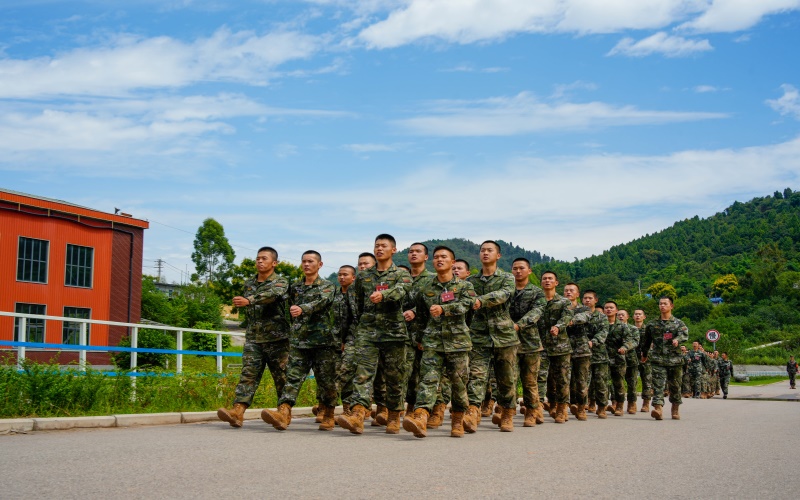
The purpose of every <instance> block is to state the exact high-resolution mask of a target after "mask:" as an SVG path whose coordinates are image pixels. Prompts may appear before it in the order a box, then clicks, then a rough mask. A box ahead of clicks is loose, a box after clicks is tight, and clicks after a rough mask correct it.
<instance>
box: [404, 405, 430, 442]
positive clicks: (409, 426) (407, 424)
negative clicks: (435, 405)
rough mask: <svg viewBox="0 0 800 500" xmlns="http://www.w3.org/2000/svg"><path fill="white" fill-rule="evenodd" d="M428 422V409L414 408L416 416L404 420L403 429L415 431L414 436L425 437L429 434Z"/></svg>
mask: <svg viewBox="0 0 800 500" xmlns="http://www.w3.org/2000/svg"><path fill="white" fill-rule="evenodd" d="M427 424H428V410H426V409H425V408H417V409H416V410H414V416H412V417H408V418H406V419H404V420H403V429H405V430H407V431H408V432H411V433H413V434H414V437H418V438H424V437H425V436H427V435H428V431H427Z"/></svg>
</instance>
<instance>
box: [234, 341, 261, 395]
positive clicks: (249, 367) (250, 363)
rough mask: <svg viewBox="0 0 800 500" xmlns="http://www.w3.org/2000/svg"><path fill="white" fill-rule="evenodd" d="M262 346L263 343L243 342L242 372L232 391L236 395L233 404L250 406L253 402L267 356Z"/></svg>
mask: <svg viewBox="0 0 800 500" xmlns="http://www.w3.org/2000/svg"><path fill="white" fill-rule="evenodd" d="M262 347H263V344H257V343H255V342H245V344H244V348H242V374H241V375H240V376H239V383H238V384H236V390H235V391H234V393H235V395H236V396H235V398H234V400H233V402H234V404H236V403H239V404H243V405H245V406H250V405H251V404H252V403H253V395H254V394H255V393H256V390H257V389H258V385H259V384H260V383H261V376H262V375H263V374H264V369H265V368H266V366H267V356H266V355H265V353H264V351H263V349H262Z"/></svg>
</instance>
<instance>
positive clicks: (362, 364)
mask: <svg viewBox="0 0 800 500" xmlns="http://www.w3.org/2000/svg"><path fill="white" fill-rule="evenodd" d="M379 358H380V351H379V349H378V346H377V345H376V344H375V343H373V342H369V341H363V340H357V341H356V345H355V362H356V371H355V375H354V376H353V394H352V395H351V396H350V401H349V403H350V405H351V407H352V406H355V405H361V406H363V407H364V408H367V410H369V408H370V406H371V403H370V396H371V395H372V387H373V385H372V384H373V381H374V380H375V372H376V371H377V370H378V359H379ZM367 413H369V411H367ZM367 416H369V415H367Z"/></svg>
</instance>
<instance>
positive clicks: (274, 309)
mask: <svg viewBox="0 0 800 500" xmlns="http://www.w3.org/2000/svg"><path fill="white" fill-rule="evenodd" d="M242 297H244V298H246V299H247V300H249V301H250V305H248V306H245V308H244V313H245V317H246V318H247V334H246V339H247V340H248V341H250V342H258V343H263V342H277V341H279V340H286V339H287V338H289V320H288V319H287V318H288V309H289V307H288V300H289V282H288V281H286V278H284V277H283V276H280V275H278V274H276V273H272V274H270V275H269V277H268V278H267V279H266V280H264V281H261V282H259V281H257V276H253V277H252V278H250V279H249V280H247V281H246V282H245V283H244V290H243V291H242Z"/></svg>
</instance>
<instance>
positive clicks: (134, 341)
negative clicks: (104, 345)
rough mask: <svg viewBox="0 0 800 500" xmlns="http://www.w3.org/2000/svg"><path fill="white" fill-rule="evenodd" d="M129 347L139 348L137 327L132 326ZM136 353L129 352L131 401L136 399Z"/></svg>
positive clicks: (137, 358)
mask: <svg viewBox="0 0 800 500" xmlns="http://www.w3.org/2000/svg"><path fill="white" fill-rule="evenodd" d="M131 347H133V348H134V349H136V348H137V347H139V327H137V326H134V327H133V328H131ZM138 354H139V353H138V352H135V351H134V352H131V385H132V386H133V392H132V393H131V399H136V375H134V374H135V373H136V366H137V363H138V362H139V357H138V356H137V355H138Z"/></svg>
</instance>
